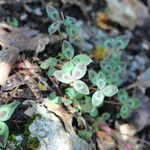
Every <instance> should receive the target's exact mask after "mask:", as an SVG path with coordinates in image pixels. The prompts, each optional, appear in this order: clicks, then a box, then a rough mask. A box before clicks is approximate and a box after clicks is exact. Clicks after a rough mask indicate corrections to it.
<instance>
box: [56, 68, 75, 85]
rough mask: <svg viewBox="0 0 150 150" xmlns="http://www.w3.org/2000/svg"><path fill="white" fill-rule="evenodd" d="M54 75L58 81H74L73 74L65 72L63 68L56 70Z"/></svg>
mask: <svg viewBox="0 0 150 150" xmlns="http://www.w3.org/2000/svg"><path fill="white" fill-rule="evenodd" d="M54 77H55V78H56V79H57V80H58V81H60V82H62V83H66V84H68V83H71V82H72V81H73V78H72V76H71V74H70V73H63V72H62V70H57V71H55V72H54Z"/></svg>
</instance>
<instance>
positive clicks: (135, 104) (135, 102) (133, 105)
mask: <svg viewBox="0 0 150 150" xmlns="http://www.w3.org/2000/svg"><path fill="white" fill-rule="evenodd" d="M139 106H140V101H139V100H138V99H137V98H130V99H129V100H128V107H129V108H131V109H136V108H138V107H139Z"/></svg>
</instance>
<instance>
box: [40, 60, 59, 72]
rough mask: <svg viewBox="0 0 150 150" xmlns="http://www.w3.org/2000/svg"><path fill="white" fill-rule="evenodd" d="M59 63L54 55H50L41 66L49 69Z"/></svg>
mask: <svg viewBox="0 0 150 150" xmlns="http://www.w3.org/2000/svg"><path fill="white" fill-rule="evenodd" d="M56 65H57V59H56V58H53V57H49V58H48V59H46V60H44V61H43V62H42V63H41V65H40V67H41V68H42V69H44V70H45V69H48V68H49V67H55V66H56Z"/></svg>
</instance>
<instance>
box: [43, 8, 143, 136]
mask: <svg viewBox="0 0 150 150" xmlns="http://www.w3.org/2000/svg"><path fill="white" fill-rule="evenodd" d="M46 11H47V14H48V17H49V18H50V19H51V20H52V21H53V23H52V24H51V25H50V27H49V29H48V30H49V33H50V34H53V33H55V32H56V31H59V32H60V26H61V25H63V26H61V27H62V28H63V29H65V31H66V33H67V35H68V38H67V40H65V41H63V43H62V52H59V53H58V55H57V56H56V57H59V60H58V63H57V60H53V62H50V60H52V59H50V60H49V59H48V60H46V61H44V62H43V63H42V64H41V68H43V69H49V70H48V74H49V75H53V76H54V77H55V79H56V80H58V81H60V82H61V83H63V84H68V85H69V86H71V87H66V85H63V84H62V85H60V87H61V90H62V93H63V92H65V95H64V98H62V97H60V96H56V95H55V94H54V93H51V96H50V101H51V102H53V103H57V104H61V103H63V104H64V105H72V106H73V108H74V110H75V111H76V112H77V111H80V112H81V113H89V114H90V116H91V117H97V116H98V115H99V111H98V110H99V107H101V106H103V104H104V99H105V98H107V97H113V96H114V95H115V94H117V93H118V91H119V93H118V95H117V97H118V99H119V102H120V103H121V104H122V106H121V109H120V116H121V117H122V118H124V119H126V118H127V117H128V116H129V114H130V112H131V110H132V109H136V108H137V107H138V106H139V105H140V103H139V100H138V99H136V98H131V97H129V96H128V93H127V92H126V91H125V90H118V86H120V85H121V84H122V80H121V77H122V75H123V74H124V72H125V71H126V63H125V62H124V61H122V60H121V50H122V49H124V48H126V47H127V45H128V43H129V37H128V36H126V35H121V36H117V37H115V38H113V37H107V39H102V40H103V43H102V44H101V47H103V48H104V49H106V50H108V54H107V56H106V58H105V59H104V60H102V61H100V70H99V71H98V72H96V71H95V70H94V69H93V68H89V67H87V66H88V65H89V64H90V63H91V62H92V59H91V58H90V57H89V56H88V55H86V54H78V55H75V49H74V48H73V46H72V45H71V44H70V42H72V43H73V40H74V39H76V37H77V36H78V32H79V28H78V27H77V26H76V22H77V20H76V19H75V18H73V17H70V16H63V13H61V15H60V13H59V11H58V10H57V9H56V8H54V7H52V6H51V5H48V6H47V8H46ZM53 63H54V65H53V66H50V65H51V64H53ZM56 68H57V70H56ZM58 68H59V70H58ZM87 71H88V79H89V80H90V81H91V83H92V85H90V86H89V87H88V85H87V84H86V83H85V82H88V80H87V78H86V72H87ZM83 77H85V78H84V79H85V80H84V81H82V80H81V79H82V78H83ZM88 83H89V82H88ZM95 87H96V88H95ZM89 89H91V91H90V90H89ZM87 95H88V96H87ZM110 100H112V101H113V100H114V99H113V98H110ZM98 118H99V119H98V121H99V122H105V121H106V120H108V119H109V118H110V114H109V113H103V114H102V115H101V117H98ZM90 132H91V131H90V130H89V131H87V130H85V131H83V132H82V131H81V132H79V134H80V136H81V137H83V138H85V139H89V138H90V137H91V133H90Z"/></svg>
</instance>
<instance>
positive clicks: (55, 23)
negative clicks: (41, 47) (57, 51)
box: [48, 21, 60, 35]
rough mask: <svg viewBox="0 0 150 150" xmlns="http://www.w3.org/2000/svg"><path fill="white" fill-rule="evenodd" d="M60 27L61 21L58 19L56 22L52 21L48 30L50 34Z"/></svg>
mask: <svg viewBox="0 0 150 150" xmlns="http://www.w3.org/2000/svg"><path fill="white" fill-rule="evenodd" d="M59 28H60V21H56V22H54V23H52V24H51V25H50V26H49V27H48V32H49V34H50V35H52V34H54V33H55V32H56V31H57V30H59Z"/></svg>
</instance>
